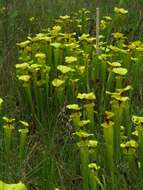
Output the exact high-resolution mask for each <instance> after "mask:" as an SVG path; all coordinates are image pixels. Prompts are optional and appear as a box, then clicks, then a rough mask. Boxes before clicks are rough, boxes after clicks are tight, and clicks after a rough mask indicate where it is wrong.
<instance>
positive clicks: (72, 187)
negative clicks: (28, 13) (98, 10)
mask: <svg viewBox="0 0 143 190" xmlns="http://www.w3.org/2000/svg"><path fill="white" fill-rule="evenodd" d="M128 15H129V12H128V10H127V9H124V8H120V7H115V8H114V10H113V16H109V15H108V16H106V15H104V16H102V18H101V19H100V23H99V28H100V34H99V36H98V33H97V28H96V27H97V25H96V24H97V23H96V21H97V18H96V19H95V18H94V17H93V15H92V13H91V12H90V11H89V10H86V9H80V10H79V11H77V12H74V13H72V14H71V15H64V16H59V17H58V18H57V19H55V21H54V22H53V24H52V26H51V27H49V28H48V29H43V30H42V31H41V32H40V33H37V34H30V35H28V36H27V38H26V40H25V41H22V42H18V43H17V47H18V52H19V55H18V56H19V60H18V63H17V64H16V65H15V73H16V85H17V88H18V89H19V97H20V98H19V101H18V102H17V115H16V116H15V118H12V117H10V116H7V114H6V113H4V111H3V107H4V105H5V101H3V99H2V98H1V99H0V111H1V113H0V114H1V125H2V127H1V129H0V130H1V139H0V143H1V146H0V152H1V155H2V156H1V162H0V171H1V175H0V177H1V180H2V181H0V190H8V189H9V190H10V189H15V190H27V189H30V190H32V189H37V190H80V189H82V190H100V189H101V190H121V189H122V190H128V189H132V190H141V189H142V188H143V108H142V106H143V86H142V82H143V80H142V74H143V65H142V60H143V42H142V41H141V40H140V39H136V40H131V39H132V37H131V36H127V35H125V34H124V33H123V32H124V31H125V27H126V24H127V23H128ZM94 16H95V15H94ZM33 19H34V17H31V18H30V20H31V21H33ZM95 26H96V27H95ZM113 26H114V27H113ZM111 29H112V30H111ZM3 181H4V182H7V183H12V184H11V185H10V184H6V183H4V182H3ZM19 181H20V182H19ZM17 182H19V183H18V184H13V183H17ZM24 184H25V185H26V186H27V187H26V186H25V185H24Z"/></svg>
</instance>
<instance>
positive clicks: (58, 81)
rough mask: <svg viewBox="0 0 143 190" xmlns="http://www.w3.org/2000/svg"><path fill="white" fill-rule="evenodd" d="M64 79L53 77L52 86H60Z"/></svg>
mask: <svg viewBox="0 0 143 190" xmlns="http://www.w3.org/2000/svg"><path fill="white" fill-rule="evenodd" d="M64 82H65V81H64V80H60V79H58V78H56V79H54V80H53V81H52V85H53V86H54V87H60V86H61V85H63V84H64Z"/></svg>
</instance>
